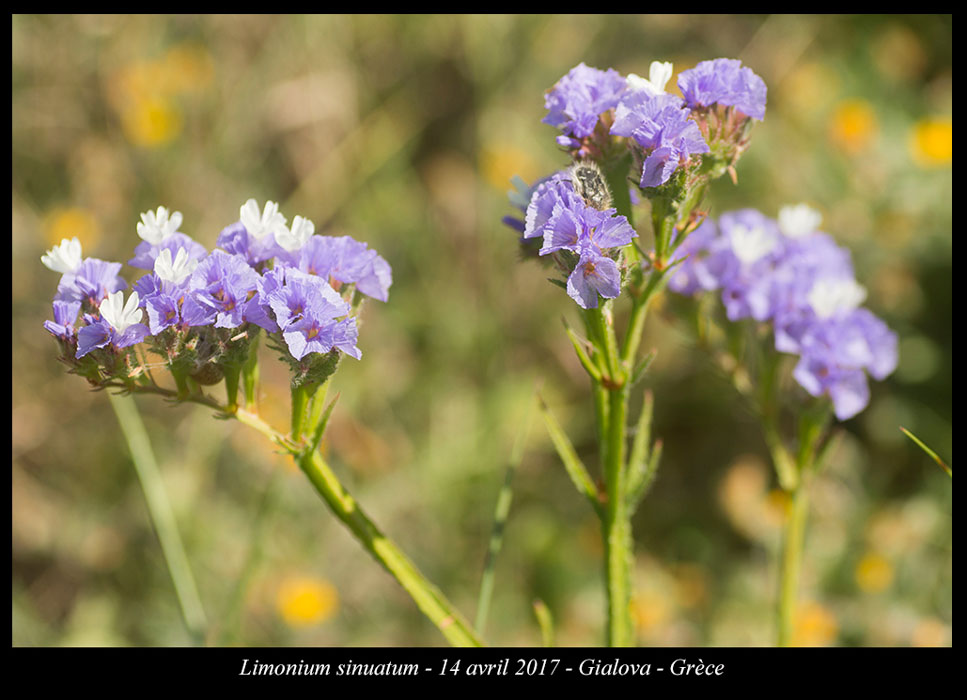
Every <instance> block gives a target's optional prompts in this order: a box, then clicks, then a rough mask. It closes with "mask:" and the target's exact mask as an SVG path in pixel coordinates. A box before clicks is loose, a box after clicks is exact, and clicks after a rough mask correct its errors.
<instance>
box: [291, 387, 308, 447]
mask: <svg viewBox="0 0 967 700" xmlns="http://www.w3.org/2000/svg"><path fill="white" fill-rule="evenodd" d="M308 406H309V388H308V387H307V386H306V385H304V384H302V385H300V386H294V387H292V439H293V440H295V441H296V442H298V441H299V438H300V437H302V429H303V426H304V425H305V421H306V409H307V408H308Z"/></svg>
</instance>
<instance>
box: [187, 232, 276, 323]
mask: <svg viewBox="0 0 967 700" xmlns="http://www.w3.org/2000/svg"><path fill="white" fill-rule="evenodd" d="M258 280H259V274H258V273H257V272H256V271H255V270H253V269H252V268H251V267H249V265H248V263H246V261H245V259H244V258H243V257H241V256H240V255H230V254H228V253H225V252H223V251H221V250H215V251H212V253H211V254H210V255H209V256H208V257H207V258H205V259H204V260H203V261H201V263H199V265H198V267H197V268H196V269H195V271H194V272H193V273H192V275H191V281H190V283H189V286H190V292H189V294H188V296H187V297H186V298H185V301H184V304H183V306H182V315H183V317H184V320H185V322H186V323H188V325H190V326H205V325H208V324H210V323H214V325H215V327H216V328H237V327H238V326H240V325H242V323H244V322H246V321H249V322H251V323H255V324H256V325H259V326H261V327H262V328H264V329H265V330H267V331H276V330H278V326H276V324H275V322H274V321H273V320H272V319H271V318H270V317H269V316H268V313H267V310H266V308H265V307H264V306H263V304H264V302H263V300H262V299H261V298H260V297H259V296H258V293H257V292H258Z"/></svg>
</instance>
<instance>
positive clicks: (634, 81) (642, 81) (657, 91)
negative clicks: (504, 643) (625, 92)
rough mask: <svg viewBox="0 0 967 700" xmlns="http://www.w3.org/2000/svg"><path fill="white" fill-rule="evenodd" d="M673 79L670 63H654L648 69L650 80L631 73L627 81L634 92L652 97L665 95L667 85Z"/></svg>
mask: <svg viewBox="0 0 967 700" xmlns="http://www.w3.org/2000/svg"><path fill="white" fill-rule="evenodd" d="M671 77H672V64H671V63H669V62H668V61H652V62H651V66H650V67H649V69H648V78H642V77H641V76H640V75H638V74H636V73H629V74H628V77H627V78H626V79H625V80H626V81H627V83H628V87H629V88H631V89H632V91H634V92H638V91H642V92H646V93H648V94H649V95H651V96H652V97H655V96H656V95H663V94H665V85H667V84H668V81H669V80H671Z"/></svg>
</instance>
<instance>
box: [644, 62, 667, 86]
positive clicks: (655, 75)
mask: <svg viewBox="0 0 967 700" xmlns="http://www.w3.org/2000/svg"><path fill="white" fill-rule="evenodd" d="M672 72H673V71H672V64H671V62H670V61H652V62H651V67H650V68H649V69H648V80H649V82H650V83H651V84H652V85H654V86H655V87H656V88H657V89H658V91H659V92H665V86H666V85H667V84H668V81H669V80H671V79H672Z"/></svg>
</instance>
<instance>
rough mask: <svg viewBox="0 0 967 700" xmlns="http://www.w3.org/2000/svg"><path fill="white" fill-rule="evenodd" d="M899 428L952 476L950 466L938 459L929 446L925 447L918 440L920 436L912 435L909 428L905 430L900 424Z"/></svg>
mask: <svg viewBox="0 0 967 700" xmlns="http://www.w3.org/2000/svg"><path fill="white" fill-rule="evenodd" d="M900 430H902V431H903V434H904V435H906V436H907V437H908V438H910V439H911V440H913V441H914V442H915V443H917V445H918V446H919V447H920V449H921V450H923V451H924V452H926V453H927V454H928V455H930V457H931V458H932V459H933V461H934V462H936V463H937V464H939V465H940V468H941V469H943V470H944V471H945V472H947V476H949V477H950V478H951V479H953V478H954V473H953V472H952V471H951V470H950V467H948V466H947V465H946V464H944V461H943V460H942V459H940V457H938V456H937V453H936V452H934V451H933V450H931V449H930V448H929V447H927V446H926V445H924V444H923V441H922V440H920V438H918V437H917V436H916V435H914V434H913V433H911V432H910V431H909V430H907V429H906V428H904V427H903V426H902V425H901V426H900Z"/></svg>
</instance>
